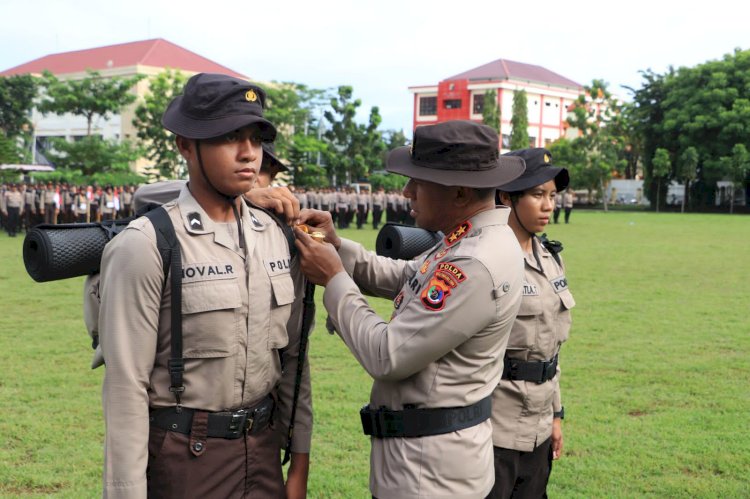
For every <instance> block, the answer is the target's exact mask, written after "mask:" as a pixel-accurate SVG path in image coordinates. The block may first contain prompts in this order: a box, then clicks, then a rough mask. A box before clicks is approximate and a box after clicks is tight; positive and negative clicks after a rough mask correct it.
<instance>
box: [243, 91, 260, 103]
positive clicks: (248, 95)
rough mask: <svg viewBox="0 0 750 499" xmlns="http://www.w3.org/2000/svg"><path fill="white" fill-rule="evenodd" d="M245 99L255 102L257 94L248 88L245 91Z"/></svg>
mask: <svg viewBox="0 0 750 499" xmlns="http://www.w3.org/2000/svg"><path fill="white" fill-rule="evenodd" d="M245 100H246V101H248V102H255V101H256V100H258V96H257V95H256V93H255V91H254V90H248V91H247V92H245Z"/></svg>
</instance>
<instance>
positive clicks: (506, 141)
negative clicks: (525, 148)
mask: <svg viewBox="0 0 750 499" xmlns="http://www.w3.org/2000/svg"><path fill="white" fill-rule="evenodd" d="M503 149H510V135H508V134H507V133H504V134H503Z"/></svg>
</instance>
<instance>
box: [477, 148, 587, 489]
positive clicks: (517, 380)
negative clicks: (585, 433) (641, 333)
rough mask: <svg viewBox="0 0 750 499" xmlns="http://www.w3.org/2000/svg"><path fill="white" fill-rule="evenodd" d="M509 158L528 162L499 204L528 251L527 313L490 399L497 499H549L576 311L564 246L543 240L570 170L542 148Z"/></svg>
mask: <svg viewBox="0 0 750 499" xmlns="http://www.w3.org/2000/svg"><path fill="white" fill-rule="evenodd" d="M508 156H509V157H518V158H523V160H524V161H525V162H526V171H525V172H524V173H523V175H521V176H520V177H518V178H517V179H515V180H512V181H510V182H507V183H505V184H503V185H501V186H500V187H498V200H499V201H500V202H501V203H503V204H505V205H506V206H510V207H511V209H512V211H513V214H512V215H511V217H510V220H509V225H510V227H511V228H512V229H513V232H514V233H515V235H516V238H517V239H518V243H519V245H520V246H521V249H522V251H523V252H524V254H525V256H524V281H525V282H524V292H523V296H522V301H521V311H522V312H519V314H518V316H517V317H516V319H515V321H514V323H513V328H512V330H511V333H510V338H509V339H508V348H507V350H506V355H505V359H504V369H503V376H502V379H501V381H500V383H499V384H498V385H497V388H496V389H495V392H494V394H493V399H492V423H493V432H492V441H493V447H494V448H493V452H494V455H495V485H494V487H493V489H492V492H491V493H490V495H489V496H488V497H490V498H492V499H496V498H497V499H500V498H506V497H545V496H546V495H547V494H546V487H547V481H548V479H549V475H550V471H551V468H552V460H553V459H558V458H559V457H560V456H561V455H562V450H563V436H562V419H563V417H564V410H563V405H562V397H561V394H560V368H559V363H560V358H559V353H560V346H561V345H562V343H563V342H565V341H566V340H567V338H568V334H569V331H570V325H571V317H570V315H571V314H570V309H571V308H573V307H574V306H575V300H574V299H573V295H572V294H571V292H570V290H569V289H568V281H567V279H566V277H565V266H564V265H563V261H562V258H561V256H560V254H559V253H560V251H562V245H561V244H560V243H559V242H558V241H549V240H548V239H547V238H546V235H545V234H542V235H541V236H537V233H539V232H542V231H543V230H544V228H545V226H546V225H547V224H548V223H549V219H550V215H551V214H552V213H553V210H554V208H555V195H556V193H557V192H560V191H561V190H562V189H565V188H566V187H567V186H568V183H569V181H570V176H569V174H568V170H567V169H565V168H562V167H559V166H555V165H554V164H553V162H552V154H551V153H550V151H548V150H547V149H544V148H541V147H539V148H530V149H523V150H520V151H512V152H510V153H508ZM530 338H533V341H529V339H530Z"/></svg>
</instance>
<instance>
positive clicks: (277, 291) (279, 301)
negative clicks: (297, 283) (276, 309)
mask: <svg viewBox="0 0 750 499" xmlns="http://www.w3.org/2000/svg"><path fill="white" fill-rule="evenodd" d="M271 287H272V288H273V297H274V300H275V301H276V306H281V305H289V304H290V303H292V302H293V301H294V283H293V282H292V278H291V277H290V276H289V274H282V275H277V276H274V277H271Z"/></svg>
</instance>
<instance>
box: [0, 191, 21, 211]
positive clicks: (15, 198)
mask: <svg viewBox="0 0 750 499" xmlns="http://www.w3.org/2000/svg"><path fill="white" fill-rule="evenodd" d="M4 197H5V203H4V205H5V206H4V208H5V209H6V210H7V209H8V208H19V209H20V210H21V212H23V194H21V193H20V192H18V191H6V192H5V196H4Z"/></svg>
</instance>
